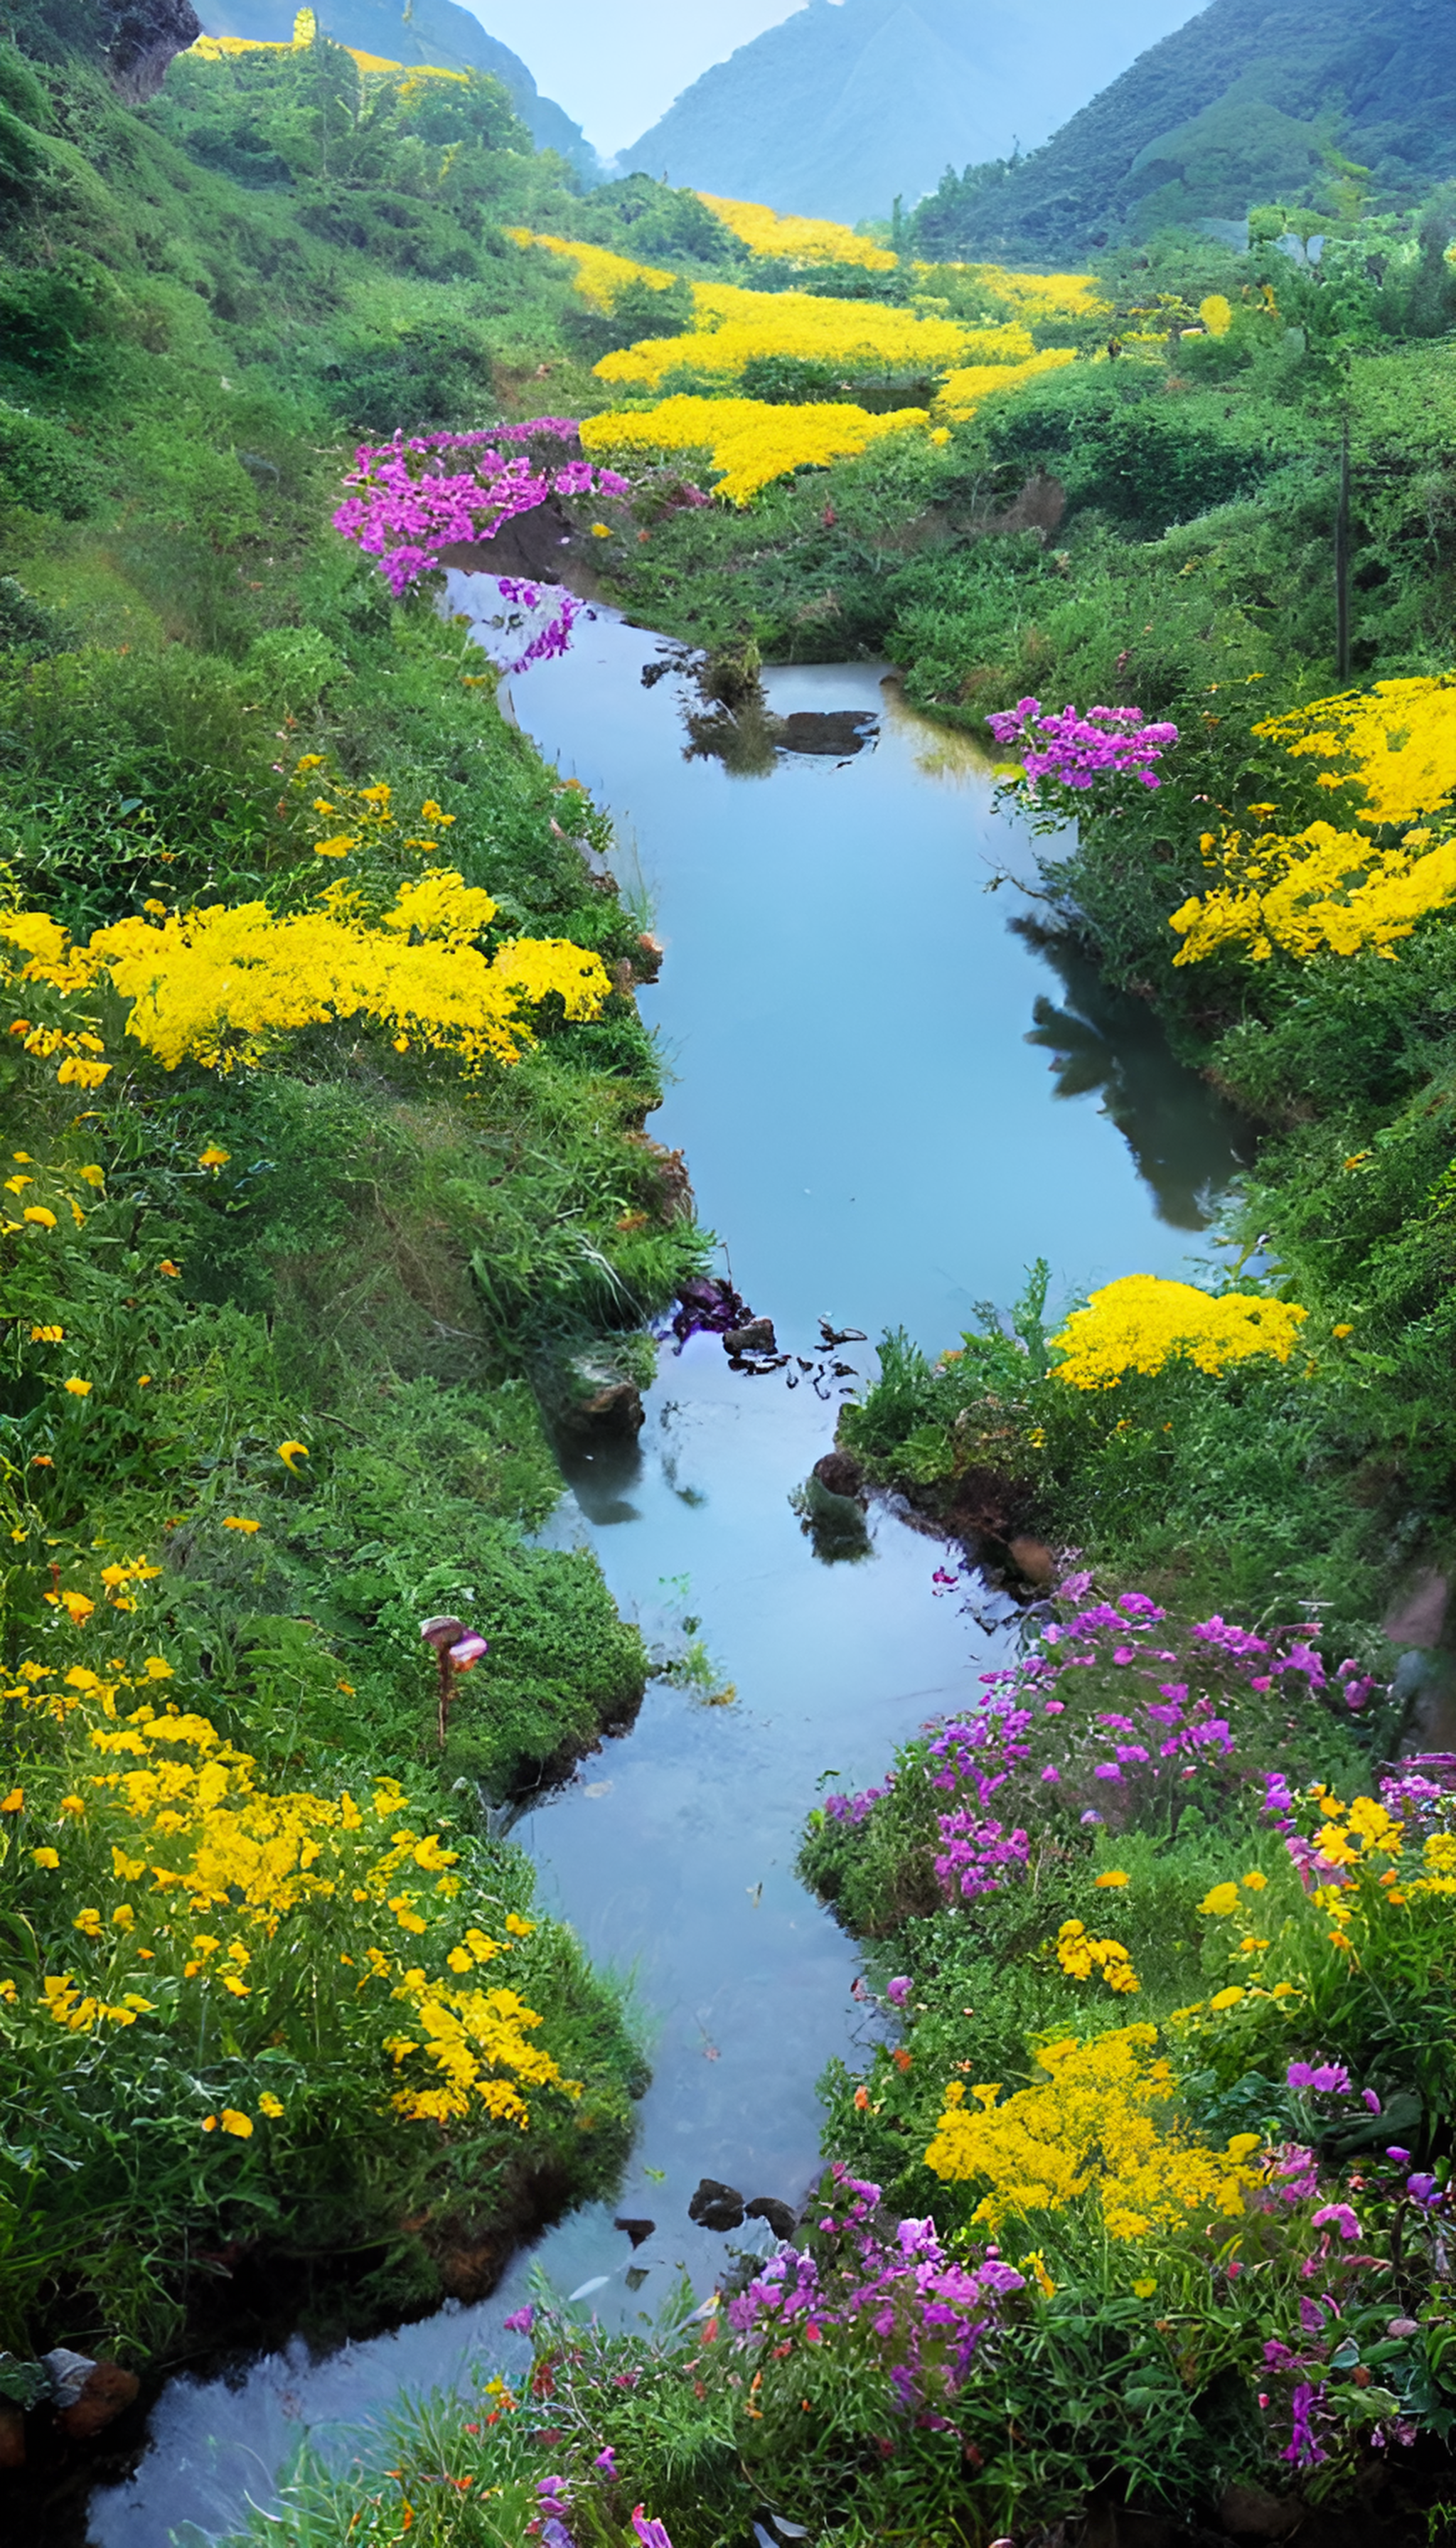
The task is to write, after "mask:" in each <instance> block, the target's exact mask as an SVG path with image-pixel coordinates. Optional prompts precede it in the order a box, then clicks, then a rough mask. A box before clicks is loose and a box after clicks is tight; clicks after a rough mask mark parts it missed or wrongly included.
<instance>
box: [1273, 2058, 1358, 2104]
mask: <svg viewBox="0 0 1456 2548" xmlns="http://www.w3.org/2000/svg"><path fill="white" fill-rule="evenodd" d="M1284 2075H1285V2078H1286V2079H1287V2081H1288V2083H1289V2085H1290V2087H1291V2088H1317V2089H1319V2090H1320V2091H1321V2092H1322V2093H1323V2094H1324V2095H1326V2096H1331V2097H1348V2095H1349V2094H1350V2074H1349V2072H1348V2070H1346V2069H1345V2068H1344V2067H1343V2065H1342V2064H1341V2063H1340V2062H1338V2061H1320V2062H1318V2063H1315V2064H1311V2063H1310V2062H1308V2061H1291V2063H1290V2065H1289V2068H1288V2070H1287V2071H1286V2072H1285V2074H1284Z"/></svg>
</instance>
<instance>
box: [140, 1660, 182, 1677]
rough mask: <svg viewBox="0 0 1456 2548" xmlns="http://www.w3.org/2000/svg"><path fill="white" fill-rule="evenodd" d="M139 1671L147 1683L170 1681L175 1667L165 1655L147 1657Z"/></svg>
mask: <svg viewBox="0 0 1456 2548" xmlns="http://www.w3.org/2000/svg"><path fill="white" fill-rule="evenodd" d="M141 1669H142V1671H143V1672H144V1673H145V1675H146V1678H147V1680H148V1681H170V1680H171V1678H172V1674H173V1671H174V1670H175V1667H174V1666H173V1665H172V1664H169V1663H168V1661H167V1659H166V1657H165V1655H148V1656H147V1657H146V1660H145V1662H144V1663H143V1664H142V1667H141Z"/></svg>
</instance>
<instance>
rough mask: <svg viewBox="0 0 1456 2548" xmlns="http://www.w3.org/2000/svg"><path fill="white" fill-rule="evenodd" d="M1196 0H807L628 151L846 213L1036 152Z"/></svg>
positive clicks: (679, 175) (711, 185)
mask: <svg viewBox="0 0 1456 2548" xmlns="http://www.w3.org/2000/svg"><path fill="white" fill-rule="evenodd" d="M1192 7H1193V0H1106V5H1105V6H1102V7H1099V8H1095V9H1094V8H1091V7H1089V6H1088V5H1087V0H839V5H831V0H809V5H808V7H807V8H804V9H801V10H799V11H798V12H797V14H796V15H795V16H793V17H792V18H789V19H786V20H785V22H784V23H783V25H782V26H779V27H771V28H770V29H769V30H768V32H767V33H766V34H765V35H762V36H759V37H756V38H755V40H754V42H753V43H752V44H750V45H743V46H740V47H739V49H738V51H737V52H736V53H734V54H732V56H731V57H730V58H729V60H727V61H726V62H719V63H717V64H716V65H715V66H714V68H713V69H712V70H709V71H705V72H704V73H703V76H702V77H701V79H698V80H694V82H693V84H692V86H691V87H690V88H689V89H686V90H684V91H683V95H682V97H680V98H679V99H678V100H677V102H676V104H675V105H673V106H672V107H671V108H670V109H669V111H668V113H667V114H666V115H665V116H664V117H663V118H662V120H661V121H660V122H659V123H657V124H655V125H654V126H653V127H652V129H651V131H650V132H648V133H645V134H644V135H643V136H642V138H641V140H640V141H636V142H634V143H633V144H632V146H631V148H630V149H629V150H625V151H623V152H622V154H621V160H620V164H621V166H622V167H623V168H630V169H643V170H645V171H646V172H647V174H648V175H649V176H653V177H658V176H661V175H662V174H663V173H664V171H666V173H667V175H668V177H669V179H670V181H671V182H672V184H674V185H675V186H701V187H704V188H705V189H706V190H707V191H708V192H709V193H710V194H719V195H736V196H747V197H749V198H750V199H752V200H754V201H757V202H761V203H768V204H773V205H774V208H775V210H777V211H778V212H781V213H819V214H823V215H825V216H827V217H829V218H831V219H833V220H837V221H848V222H854V221H860V220H863V219H865V218H866V217H868V216H874V215H885V214H887V213H888V212H889V210H890V206H891V204H892V203H893V201H894V198H895V197H896V195H900V196H903V197H904V199H905V201H906V203H907V204H913V203H914V202H915V200H916V198H917V197H918V196H920V195H922V194H924V193H925V192H926V191H927V190H928V189H929V188H931V187H933V186H934V185H935V184H936V183H937V181H938V179H939V178H940V176H941V174H942V171H943V170H944V169H945V168H946V167H947V166H955V167H957V168H958V167H961V166H963V165H964V164H965V162H966V161H967V160H986V159H993V158H999V157H1001V156H1003V155H1007V154H1010V153H1011V152H1012V151H1013V149H1015V148H1016V147H1017V145H1018V144H1019V145H1020V147H1021V148H1022V149H1030V148H1032V147H1033V146H1034V145H1035V144H1037V143H1038V142H1041V141H1044V140H1045V139H1046V138H1047V135H1048V134H1050V133H1053V132H1054V131H1055V130H1056V128H1057V126H1058V125H1059V124H1061V123H1063V122H1064V121H1065V119H1066V118H1067V117H1068V116H1069V115H1072V114H1074V113H1075V111H1076V109H1077V108H1078V107H1079V106H1081V105H1083V104H1084V103H1085V101H1086V100H1087V99H1088V98H1089V97H1092V96H1094V95H1095V94H1096V92H1097V91H1098V90H1099V89H1101V88H1105V87H1106V85H1107V82H1108V80H1109V79H1110V78H1112V77H1114V76H1115V75H1116V73H1117V72H1119V71H1120V70H1122V69H1124V68H1125V67H1126V65H1127V64H1128V63H1130V62H1132V61H1133V60H1134V59H1135V58H1136V56H1137V55H1138V53H1139V52H1140V51H1141V50H1142V48H1143V46H1147V45H1149V44H1153V43H1155V42H1156V40H1157V39H1158V38H1159V37H1162V36H1165V35H1166V34H1167V33H1168V30H1169V29H1170V28H1173V27H1177V26H1180V25H1181V24H1182V23H1183V21H1184V20H1185V19H1186V18H1188V17H1189V16H1191V14H1192Z"/></svg>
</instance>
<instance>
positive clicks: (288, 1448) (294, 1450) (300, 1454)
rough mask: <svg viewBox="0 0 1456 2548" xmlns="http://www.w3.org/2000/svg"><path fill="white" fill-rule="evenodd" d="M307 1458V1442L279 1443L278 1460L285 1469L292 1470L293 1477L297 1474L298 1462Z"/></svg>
mask: <svg viewBox="0 0 1456 2548" xmlns="http://www.w3.org/2000/svg"><path fill="white" fill-rule="evenodd" d="M308 1456H309V1446H308V1443H307V1442H293V1441H289V1442H280V1443H279V1445H278V1457H279V1459H280V1460H281V1461H282V1462H283V1465H284V1467H285V1469H292V1470H293V1472H294V1474H295V1476H297V1474H298V1464H299V1462H300V1460H307V1458H308Z"/></svg>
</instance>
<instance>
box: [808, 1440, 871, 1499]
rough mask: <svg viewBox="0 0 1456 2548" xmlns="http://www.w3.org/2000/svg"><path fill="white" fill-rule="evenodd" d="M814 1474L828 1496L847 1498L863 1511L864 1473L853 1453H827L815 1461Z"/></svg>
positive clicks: (838, 1451)
mask: <svg viewBox="0 0 1456 2548" xmlns="http://www.w3.org/2000/svg"><path fill="white" fill-rule="evenodd" d="M812 1474H813V1476H815V1477H816V1478H817V1479H818V1481H819V1484H820V1486H821V1487H823V1488H824V1490H825V1492H826V1493H827V1494H829V1495H831V1496H847V1497H849V1498H850V1500H851V1501H853V1502H855V1503H858V1504H859V1505H860V1506H861V1507H862V1509H863V1506H864V1504H865V1501H866V1499H865V1472H864V1470H863V1469H862V1468H861V1466H860V1463H859V1461H858V1460H857V1459H856V1457H855V1455H854V1453H853V1451H840V1450H834V1451H826V1452H825V1454H824V1456H823V1458H822V1459H820V1460H816V1461H815V1463H814V1467H813V1472H812Z"/></svg>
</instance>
